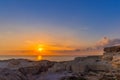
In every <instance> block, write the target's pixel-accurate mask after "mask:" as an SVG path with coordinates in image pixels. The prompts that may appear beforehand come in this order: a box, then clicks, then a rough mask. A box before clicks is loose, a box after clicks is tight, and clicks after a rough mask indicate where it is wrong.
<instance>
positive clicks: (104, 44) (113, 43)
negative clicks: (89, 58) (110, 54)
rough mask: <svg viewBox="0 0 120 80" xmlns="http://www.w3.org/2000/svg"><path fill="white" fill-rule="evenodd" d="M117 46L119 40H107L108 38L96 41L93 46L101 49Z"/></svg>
mask: <svg viewBox="0 0 120 80" xmlns="http://www.w3.org/2000/svg"><path fill="white" fill-rule="evenodd" d="M117 45H120V39H109V38H108V37H104V38H102V39H101V40H100V41H98V42H97V44H96V45H95V46H96V47H99V48H100V47H101V48H102V47H110V46H117Z"/></svg>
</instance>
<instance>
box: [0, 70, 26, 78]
mask: <svg viewBox="0 0 120 80" xmlns="http://www.w3.org/2000/svg"><path fill="white" fill-rule="evenodd" d="M0 80H28V79H27V77H26V76H24V75H23V74H22V73H20V72H19V71H16V70H10V69H0Z"/></svg>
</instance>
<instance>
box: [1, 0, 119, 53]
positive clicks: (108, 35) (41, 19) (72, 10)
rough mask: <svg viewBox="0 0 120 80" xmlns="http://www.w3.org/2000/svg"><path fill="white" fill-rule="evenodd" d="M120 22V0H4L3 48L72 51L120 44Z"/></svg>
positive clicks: (2, 8)
mask: <svg viewBox="0 0 120 80" xmlns="http://www.w3.org/2000/svg"><path fill="white" fill-rule="evenodd" d="M119 21H120V0H1V1H0V51H13V53H14V52H16V51H27V50H35V49H36V48H39V47H42V48H44V49H45V50H46V51H47V50H48V51H53V52H57V53H58V52H66V53H70V52H71V53H70V54H72V52H73V51H80V50H81V49H82V50H84V51H86V50H87V51H88V49H90V50H91V49H93V48H95V49H98V48H101V47H104V46H106V45H107V46H108V45H109V46H111V44H112V45H116V44H119V42H120V41H119V40H120V36H119V34H120V31H119V30H120V26H119V25H120V23H119ZM96 47H97V48H96ZM14 54H15V53H14Z"/></svg>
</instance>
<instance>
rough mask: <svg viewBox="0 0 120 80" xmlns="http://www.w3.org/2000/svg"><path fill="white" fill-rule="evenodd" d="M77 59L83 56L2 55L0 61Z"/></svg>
mask: <svg viewBox="0 0 120 80" xmlns="http://www.w3.org/2000/svg"><path fill="white" fill-rule="evenodd" d="M75 57H81V56H66V55H65V56H64V55H63V56H62V55H60V56H40V55H38V56H36V55H35V56H17V55H1V56H0V60H8V59H29V60H33V61H39V60H49V61H58V62H59V61H70V60H74V58H75Z"/></svg>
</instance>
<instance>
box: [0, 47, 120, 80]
mask: <svg viewBox="0 0 120 80" xmlns="http://www.w3.org/2000/svg"><path fill="white" fill-rule="evenodd" d="M74 79H75V80H111V79H112V80H120V46H114V47H107V48H105V49H104V54H103V55H102V56H86V57H77V58H75V59H74V60H71V61H63V62H53V61H47V60H43V61H30V60H26V59H10V60H4V61H0V80H74Z"/></svg>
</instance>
